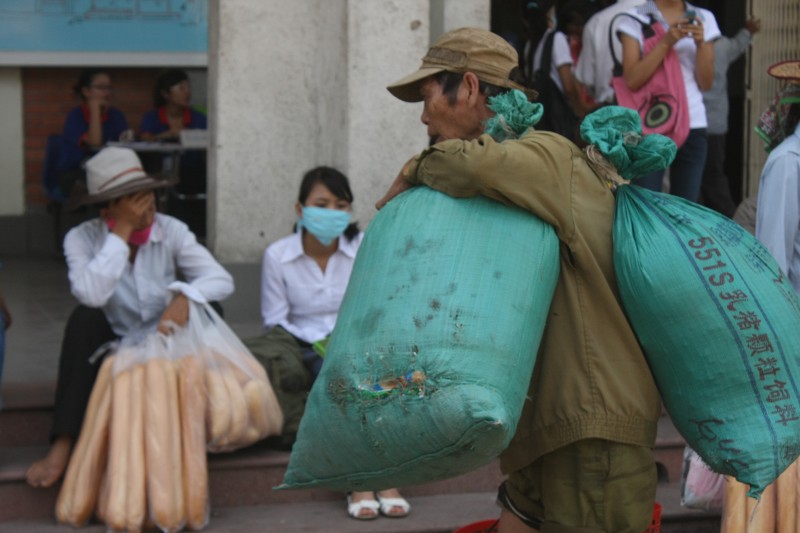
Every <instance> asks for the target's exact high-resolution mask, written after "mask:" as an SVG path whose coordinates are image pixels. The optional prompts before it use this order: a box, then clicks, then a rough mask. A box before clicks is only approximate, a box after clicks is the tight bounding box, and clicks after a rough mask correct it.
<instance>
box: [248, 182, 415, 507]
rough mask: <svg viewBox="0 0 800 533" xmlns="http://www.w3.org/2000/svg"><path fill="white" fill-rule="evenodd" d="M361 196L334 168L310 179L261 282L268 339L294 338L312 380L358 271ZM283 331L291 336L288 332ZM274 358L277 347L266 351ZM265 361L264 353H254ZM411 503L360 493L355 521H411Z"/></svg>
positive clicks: (390, 493)
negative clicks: (356, 210)
mask: <svg viewBox="0 0 800 533" xmlns="http://www.w3.org/2000/svg"><path fill="white" fill-rule="evenodd" d="M352 202H353V193H352V192H351V190H350V184H349V182H348V180H347V177H345V176H344V174H342V173H341V172H339V171H338V170H336V169H333V168H330V167H317V168H315V169H312V170H310V171H309V172H307V173H306V175H305V176H304V177H303V181H302V183H301V184H300V194H299V195H298V198H297V203H296V204H295V211H296V212H297V225H296V229H297V231H296V232H295V233H293V234H291V235H289V236H287V237H284V238H282V239H280V240H278V241H276V242H274V243H273V244H271V245H270V246H269V247H267V249H266V251H265V252H264V262H263V266H262V277H261V315H262V317H263V319H264V327H265V329H266V330H267V334H266V336H265V337H264V339H265V340H266V341H267V342H268V343H269V342H274V343H275V344H276V346H275V349H281V348H279V347H278V346H277V344H278V343H280V342H282V339H284V338H285V337H286V335H285V333H288V334H290V335H291V336H292V337H293V338H294V341H295V343H296V345H297V348H299V353H300V357H301V358H302V361H303V364H304V365H305V366H306V368H307V369H308V371H309V372H310V374H311V380H312V381H313V379H314V378H316V376H317V375H318V374H319V371H320V369H321V367H322V364H323V359H322V357H321V356H320V353H318V352H321V350H320V349H319V348H317V349H316V350H315V344H316V345H317V346H319V345H320V343H323V344H324V341H325V340H326V339H327V338H328V336H329V335H330V333H331V331H333V327H334V325H335V324H336V317H337V315H338V313H339V307H340V306H341V303H342V298H343V297H344V292H345V289H346V288H347V283H348V281H349V279H350V273H351V272H352V270H353V261H354V260H355V256H356V252H357V251H358V246H359V245H360V244H361V239H362V237H363V233H361V232H360V231H359V229H358V226H357V225H356V224H355V223H353V222H351V204H352ZM282 330H283V331H282ZM265 349H266V350H269V349H270V347H269V346H266V347H265ZM254 355H256V357H257V358H259V359H261V358H260V356H259V354H258V353H254ZM408 511H409V505H408V502H406V501H405V499H403V498H402V497H401V496H400V494H399V492H398V491H397V490H396V489H391V490H386V491H381V492H379V493H378V494H377V498H376V495H375V494H374V493H372V492H353V493H352V494H350V495H349V496H348V513H349V514H350V516H352V517H353V518H356V519H360V520H366V519H373V518H377V516H378V514H379V513H381V514H384V515H387V516H393V517H400V516H405V515H407V514H408Z"/></svg>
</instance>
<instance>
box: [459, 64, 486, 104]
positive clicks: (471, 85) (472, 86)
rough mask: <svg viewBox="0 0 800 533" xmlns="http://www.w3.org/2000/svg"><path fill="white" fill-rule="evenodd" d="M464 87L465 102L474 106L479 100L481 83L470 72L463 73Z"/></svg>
mask: <svg viewBox="0 0 800 533" xmlns="http://www.w3.org/2000/svg"><path fill="white" fill-rule="evenodd" d="M462 83H463V84H464V88H465V89H466V90H467V103H468V104H469V105H470V107H474V106H476V105H478V104H479V103H480V102H481V96H482V94H481V85H480V83H481V82H480V80H478V76H476V75H475V74H474V73H472V72H465V73H464V81H463V82H462Z"/></svg>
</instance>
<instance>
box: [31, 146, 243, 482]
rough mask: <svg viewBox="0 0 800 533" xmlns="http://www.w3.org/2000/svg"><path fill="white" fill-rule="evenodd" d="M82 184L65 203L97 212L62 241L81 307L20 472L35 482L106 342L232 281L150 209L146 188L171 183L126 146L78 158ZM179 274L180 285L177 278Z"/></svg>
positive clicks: (220, 293)
mask: <svg viewBox="0 0 800 533" xmlns="http://www.w3.org/2000/svg"><path fill="white" fill-rule="evenodd" d="M86 174H87V189H88V192H87V194H85V195H84V196H81V197H79V198H76V199H75V200H74V201H73V202H72V204H71V206H72V207H77V206H79V205H87V204H96V205H98V206H99V208H100V216H99V217H97V218H95V219H92V220H89V221H87V222H84V223H82V224H80V225H79V226H76V227H75V228H73V229H72V230H70V232H69V233H67V236H66V238H65V239H64V255H65V256H66V260H67V266H68V269H69V272H68V275H69V281H70V287H71V291H72V294H73V295H74V296H75V297H76V298H77V299H78V301H79V302H80V305H79V306H78V307H77V308H76V309H75V310H74V311H73V313H72V315H71V316H70V318H69V320H68V321H67V325H66V328H65V331H64V340H63V343H62V348H61V355H60V358H59V371H58V383H57V386H56V402H55V412H54V417H53V418H54V420H53V428H52V430H51V435H50V438H51V442H52V446H51V448H50V451H49V452H48V454H47V456H46V457H44V458H43V459H41V460H39V461H37V462H35V463H34V464H33V465H32V466H31V467H30V468H29V469H28V472H27V481H28V483H29V484H30V485H31V486H34V487H49V486H52V485H53V484H54V483H55V482H56V481H57V480H58V479H59V478H60V477H61V476H62V475H63V473H64V470H65V468H66V466H67V463H68V461H69V457H70V453H71V451H72V446H73V444H74V442H75V441H76V439H77V437H78V433H79V432H80V428H81V423H82V421H83V415H84V412H85V410H86V405H87V402H88V399H89V395H90V393H91V390H92V386H93V385H94V381H95V379H96V377H97V371H98V369H99V366H100V364H99V363H100V362H99V361H95V360H94V359H95V358H94V357H92V356H93V354H94V353H95V352H96V351H98V349H99V348H100V347H102V346H103V345H104V344H106V343H107V342H109V341H113V340H115V339H118V338H120V337H124V336H126V335H129V334H132V333H135V332H148V331H151V330H155V329H156V328H158V329H159V330H161V331H163V332H168V330H169V327H170V324H172V323H174V324H177V325H178V326H181V325H183V324H185V323H186V321H187V319H188V316H189V302H188V301H189V300H194V301H198V302H216V301H219V300H222V299H224V298H226V297H227V296H229V295H230V294H231V293H232V292H233V278H232V277H231V275H230V274H229V273H228V272H227V271H226V270H225V269H224V268H223V267H222V266H221V265H220V264H219V263H218V262H217V261H216V260H215V259H214V258H213V257H212V256H211V253H210V252H209V251H208V250H207V249H206V248H204V247H203V246H201V245H200V244H198V243H197V240H196V238H195V236H194V234H193V233H192V232H191V231H189V228H188V227H187V226H186V224H184V223H183V222H180V221H179V220H177V219H175V218H172V217H170V216H167V215H163V214H159V213H157V212H156V195H155V192H154V191H155V189H158V188H162V187H166V186H169V185H172V183H171V182H169V181H167V180H165V179H161V178H159V177H157V176H150V175H148V174H146V173H145V172H144V170H143V169H142V165H141V162H140V161H139V158H138V157H137V156H136V154H135V153H134V152H133V151H132V150H129V149H127V148H116V147H112V148H104V149H102V150H101V151H100V152H98V153H97V155H95V156H94V157H92V158H91V159H89V160H88V161H87V162H86ZM179 276H181V277H180V279H182V280H185V281H178V280H179Z"/></svg>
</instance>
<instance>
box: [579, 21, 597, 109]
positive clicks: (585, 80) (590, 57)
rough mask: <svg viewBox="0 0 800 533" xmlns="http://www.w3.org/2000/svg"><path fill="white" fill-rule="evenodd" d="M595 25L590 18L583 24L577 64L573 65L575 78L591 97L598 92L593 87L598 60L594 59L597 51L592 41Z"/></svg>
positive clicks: (595, 80)
mask: <svg viewBox="0 0 800 533" xmlns="http://www.w3.org/2000/svg"><path fill="white" fill-rule="evenodd" d="M596 26H597V24H595V23H594V21H592V20H591V19H590V20H589V22H587V23H586V26H584V28H583V34H582V36H581V43H582V48H581V53H580V55H579V56H578V64H577V65H576V66H575V80H576V81H577V82H578V83H580V84H581V85H583V86H584V87H585V88H586V92H588V93H589V94H590V95H591V96H592V98H597V92H598V91H597V88H596V87H595V83H596V82H597V78H598V76H597V67H598V62H597V61H596V59H595V58H596V57H597V51H596V50H595V43H594V41H595V39H594V32H595V31H597V30H596Z"/></svg>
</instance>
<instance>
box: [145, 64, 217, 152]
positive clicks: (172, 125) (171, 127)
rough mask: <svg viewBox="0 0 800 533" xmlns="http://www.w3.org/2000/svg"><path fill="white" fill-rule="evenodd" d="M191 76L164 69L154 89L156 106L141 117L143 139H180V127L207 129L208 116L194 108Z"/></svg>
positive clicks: (180, 71)
mask: <svg viewBox="0 0 800 533" xmlns="http://www.w3.org/2000/svg"><path fill="white" fill-rule="evenodd" d="M191 102H192V88H191V86H190V84H189V76H187V74H186V72H184V71H183V70H180V69H169V70H165V71H164V72H162V73H161V74H160V75H159V76H158V79H157V80H156V86H155V88H154V89H153V104H154V105H155V109H153V110H151V111H148V112H147V113H145V114H144V116H143V117H142V123H141V125H140V126H139V136H140V137H141V138H142V140H143V141H177V140H178V137H179V135H180V132H181V130H183V129H194V130H204V129H207V128H208V120H207V119H206V116H205V115H204V114H202V113H200V112H199V111H195V110H194V109H192V107H191Z"/></svg>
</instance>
